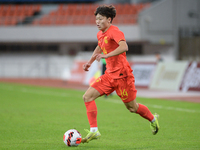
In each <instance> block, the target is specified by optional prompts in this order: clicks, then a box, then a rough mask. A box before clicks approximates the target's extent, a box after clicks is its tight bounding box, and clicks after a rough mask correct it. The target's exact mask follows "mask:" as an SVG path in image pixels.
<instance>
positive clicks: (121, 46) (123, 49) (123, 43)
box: [96, 41, 128, 61]
mask: <svg viewBox="0 0 200 150" xmlns="http://www.w3.org/2000/svg"><path fill="white" fill-rule="evenodd" d="M118 44H119V46H118V47H117V48H116V49H115V50H114V51H112V52H110V53H108V54H106V55H104V54H98V55H97V56H96V59H97V61H100V59H101V58H109V57H112V56H116V55H119V54H121V53H124V52H127V51H128V45H127V43H126V41H120V42H119V43H118Z"/></svg>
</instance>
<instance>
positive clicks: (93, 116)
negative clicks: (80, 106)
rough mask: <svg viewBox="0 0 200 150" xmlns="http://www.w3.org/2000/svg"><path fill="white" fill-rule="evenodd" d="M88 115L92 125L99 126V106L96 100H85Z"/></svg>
mask: <svg viewBox="0 0 200 150" xmlns="http://www.w3.org/2000/svg"><path fill="white" fill-rule="evenodd" d="M85 107H86V110H87V117H88V121H89V124H90V128H91V127H97V106H96V103H95V101H94V100H93V101H90V102H85Z"/></svg>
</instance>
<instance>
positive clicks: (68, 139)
mask: <svg viewBox="0 0 200 150" xmlns="http://www.w3.org/2000/svg"><path fill="white" fill-rule="evenodd" d="M81 140H82V137H81V134H80V133H79V132H78V131H77V130H75V129H70V130H68V131H67V132H65V134H64V136H63V142H64V143H65V144H66V145H67V146H78V145H79V144H80V143H81Z"/></svg>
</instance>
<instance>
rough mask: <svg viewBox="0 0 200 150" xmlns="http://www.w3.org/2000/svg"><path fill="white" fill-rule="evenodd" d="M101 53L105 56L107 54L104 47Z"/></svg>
mask: <svg viewBox="0 0 200 150" xmlns="http://www.w3.org/2000/svg"><path fill="white" fill-rule="evenodd" d="M102 51H103V53H104V54H105V55H106V54H107V50H106V49H105V47H103V48H102Z"/></svg>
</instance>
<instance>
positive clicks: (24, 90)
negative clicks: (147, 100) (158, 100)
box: [0, 86, 200, 113]
mask: <svg viewBox="0 0 200 150" xmlns="http://www.w3.org/2000/svg"><path fill="white" fill-rule="evenodd" d="M0 88H1V89H4V90H9V91H13V90H15V91H19V92H23V93H32V94H37V95H48V96H49V95H50V96H57V97H76V98H82V95H79V94H77V95H74V94H73V95H72V94H71V93H61V92H51V91H44V90H30V89H28V88H19V89H15V88H13V87H12V86H0ZM99 99H100V100H101V101H104V102H110V103H116V104H123V102H122V101H121V100H117V99H110V98H107V99H104V98H99ZM146 105H147V106H148V107H151V108H156V109H165V110H173V111H179V112H189V113H200V111H198V110H193V109H185V108H178V107H165V106H162V105H152V104H146Z"/></svg>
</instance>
